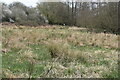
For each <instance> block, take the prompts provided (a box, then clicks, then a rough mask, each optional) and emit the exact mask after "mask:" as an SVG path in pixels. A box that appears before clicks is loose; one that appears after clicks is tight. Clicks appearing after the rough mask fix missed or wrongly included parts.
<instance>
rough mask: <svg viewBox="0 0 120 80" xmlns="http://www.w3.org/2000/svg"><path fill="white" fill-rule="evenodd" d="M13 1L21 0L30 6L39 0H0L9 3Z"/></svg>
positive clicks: (20, 0)
mask: <svg viewBox="0 0 120 80" xmlns="http://www.w3.org/2000/svg"><path fill="white" fill-rule="evenodd" d="M15 1H19V2H22V3H23V4H25V5H26V6H32V7H35V6H36V3H37V2H39V0H0V2H5V3H7V4H10V3H12V2H15Z"/></svg>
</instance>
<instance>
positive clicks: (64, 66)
mask: <svg viewBox="0 0 120 80" xmlns="http://www.w3.org/2000/svg"><path fill="white" fill-rule="evenodd" d="M118 36H119V35H116V34H108V33H95V32H90V31H88V30H87V29H85V28H77V27H67V26H57V25H53V26H40V27H26V26H19V27H17V26H3V27H2V77H3V78H23V77H25V78H40V77H44V78H48V77H49V78H55V77H57V78H117V77H118V52H119V48H118Z"/></svg>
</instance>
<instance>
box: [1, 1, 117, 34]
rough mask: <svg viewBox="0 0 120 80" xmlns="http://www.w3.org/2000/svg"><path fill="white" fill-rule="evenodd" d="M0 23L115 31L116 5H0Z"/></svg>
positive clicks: (67, 2) (112, 3)
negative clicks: (0, 6)
mask: <svg viewBox="0 0 120 80" xmlns="http://www.w3.org/2000/svg"><path fill="white" fill-rule="evenodd" d="M0 9H2V14H0V15H2V21H3V22H4V21H11V22H17V23H18V24H23V25H25V24H26V25H43V24H46V23H49V24H57V25H70V26H73V25H74V26H78V27H87V28H89V29H93V28H95V29H99V30H100V29H101V30H105V31H108V32H112V33H116V32H118V2H75V1H73V0H72V1H70V0H66V2H40V3H38V4H37V6H36V7H34V8H33V7H27V6H25V5H24V4H22V3H20V2H14V3H12V4H10V5H6V4H4V3H2V8H0Z"/></svg>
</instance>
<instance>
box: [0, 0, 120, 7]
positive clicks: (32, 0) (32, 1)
mask: <svg viewBox="0 0 120 80" xmlns="http://www.w3.org/2000/svg"><path fill="white" fill-rule="evenodd" d="M15 1H19V2H22V3H23V4H25V5H26V6H29V7H30V6H32V7H35V6H36V3H37V2H40V1H41V2H52V1H53V2H56V1H66V0H0V2H5V3H7V4H10V3H12V2H15ZM69 1H70V0H69ZM73 1H74V0H73ZM76 1H85V2H87V1H99V0H76ZM103 1H112V2H116V1H117V2H118V1H120V0H103Z"/></svg>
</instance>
